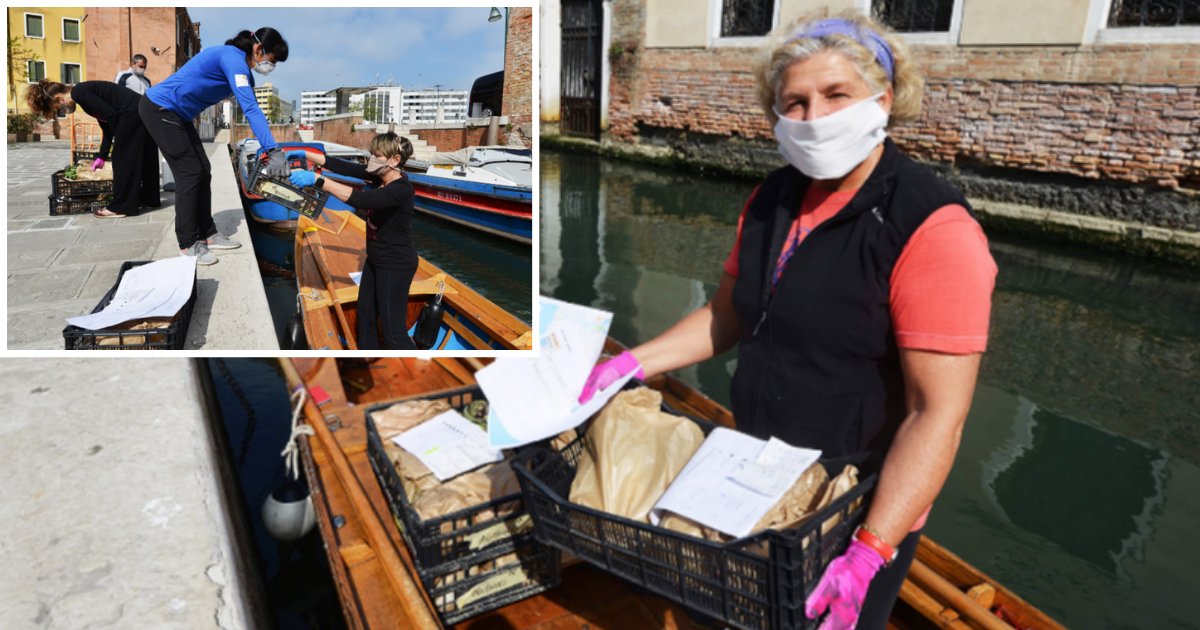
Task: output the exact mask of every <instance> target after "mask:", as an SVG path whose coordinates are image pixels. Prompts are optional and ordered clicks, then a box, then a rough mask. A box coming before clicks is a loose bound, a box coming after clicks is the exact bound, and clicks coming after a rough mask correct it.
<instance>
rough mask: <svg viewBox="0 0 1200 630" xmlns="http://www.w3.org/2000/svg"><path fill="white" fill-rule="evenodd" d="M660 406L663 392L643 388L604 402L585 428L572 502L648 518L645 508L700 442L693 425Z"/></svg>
mask: <svg viewBox="0 0 1200 630" xmlns="http://www.w3.org/2000/svg"><path fill="white" fill-rule="evenodd" d="M661 405H662V394H660V393H658V392H656V391H654V390H652V389H648V388H645V387H639V388H637V389H634V390H627V391H623V392H621V393H619V394H617V395H616V396H615V397H613V399H612V400H611V401H609V403H608V405H607V406H605V408H604V410H603V411H601V412H600V415H599V417H597V418H596V420H595V422H593V423H592V425H591V427H590V428H589V429H588V438H587V445H586V448H585V449H584V453H583V454H582V456H581V457H580V460H579V467H578V469H577V470H576V474H575V480H574V481H573V482H572V483H571V493H570V500H571V501H572V502H574V503H578V504H579V505H583V506H586V507H590V508H594V509H597V510H602V511H604V512H608V513H610V514H617V515H620V516H624V517H626V518H630V519H633V520H638V521H642V522H649V519H648V515H649V513H650V509H651V508H652V507H654V504H655V503H656V502H657V501H658V499H659V497H661V496H662V493H663V492H665V491H666V489H667V486H669V485H670V484H671V481H672V480H673V479H675V476H676V475H678V474H679V471H680V470H682V469H683V467H684V465H686V464H687V462H688V460H689V459H690V458H691V457H692V454H693V453H695V452H696V449H698V448H700V444H701V443H702V442H703V441H704V434H703V432H702V431H701V430H700V427H698V426H696V423H694V422H692V421H691V420H688V419H687V418H682V417H679V416H673V415H670V414H667V413H663V412H662V410H661Z"/></svg>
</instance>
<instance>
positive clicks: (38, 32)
mask: <svg viewBox="0 0 1200 630" xmlns="http://www.w3.org/2000/svg"><path fill="white" fill-rule="evenodd" d="M45 23H46V18H45V16H43V15H42V14H41V13H26V14H25V37H33V38H35V39H46V24H45Z"/></svg>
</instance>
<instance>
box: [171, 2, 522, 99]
mask: <svg viewBox="0 0 1200 630" xmlns="http://www.w3.org/2000/svg"><path fill="white" fill-rule="evenodd" d="M488 11H489V8H488V7H471V8H455V9H449V8H350V9H258V8H253V9H250V8H247V9H238V8H192V7H189V8H188V15H189V16H190V17H191V18H192V21H193V22H199V23H200V44H201V46H202V47H204V48H208V47H211V46H220V45H222V44H224V43H225V40H227V39H230V38H232V37H233V36H234V35H236V34H237V33H238V31H240V30H251V31H252V30H256V29H258V28H261V27H263V26H270V27H272V28H275V29H276V30H278V31H279V32H280V33H281V34H282V35H283V38H284V39H286V40H287V42H288V60H287V61H286V62H284V63H280V64H277V65H276V66H275V71H274V72H272V73H271V74H270V75H269V76H267V77H263V76H261V75H255V77H254V78H255V81H256V82H257V83H258V85H263V84H264V83H268V82H269V83H271V84H272V85H274V86H275V87H276V88H278V89H279V96H280V98H282V99H284V100H287V101H293V100H294V101H295V102H296V107H299V106H300V92H301V90H331V89H333V88H336V87H341V86H355V87H357V86H367V85H375V84H377V83H378V84H386V83H387V82H388V80H389V79H391V80H392V81H393V85H400V86H403V87H404V88H405V89H423V88H432V87H434V86H435V85H437V84H441V86H442V87H441V89H443V90H470V89H471V84H472V83H473V82H474V81H475V79H476V78H478V77H480V76H483V75H485V74H490V73H492V72H497V71H500V70H503V69H504V21H503V20H500V21H497V22H488V21H487V18H488ZM376 77H378V78H376Z"/></svg>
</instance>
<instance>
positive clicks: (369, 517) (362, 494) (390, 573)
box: [279, 358, 441, 630]
mask: <svg viewBox="0 0 1200 630" xmlns="http://www.w3.org/2000/svg"><path fill="white" fill-rule="evenodd" d="M329 360H330V359H327V358H326V359H321V360H319V361H329ZM279 365H280V367H282V368H283V372H284V375H285V376H286V377H287V380H288V382H289V383H290V384H292V387H304V388H305V391H307V390H308V386H307V384H306V383H305V381H304V379H303V378H301V377H300V373H299V372H298V371H297V370H296V366H294V365H293V364H292V362H291V360H289V359H287V358H281V359H280V360H279ZM304 416H305V418H306V420H307V421H308V424H309V426H311V427H312V428H313V432H314V434H315V436H316V438H317V440H318V441H319V442H320V444H321V447H322V448H323V449H324V450H325V452H326V453H327V454H328V455H329V460H330V461H331V462H332V463H333V467H334V472H335V474H336V475H337V477H338V480H339V481H340V482H341V483H342V486H343V487H344V488H345V489H346V493H347V494H348V495H349V498H350V502H351V504H352V505H353V507H354V511H355V512H357V513H358V514H359V518H358V519H357V520H358V521H360V522H361V524H362V527H363V529H364V531H365V532H366V534H367V538H368V541H369V542H370V545H371V548H372V550H373V551H374V552H375V554H376V555H377V556H378V557H379V559H380V561H381V564H382V566H383V568H384V573H385V574H386V575H387V577H388V581H389V582H390V583H391V585H392V588H393V590H394V591H395V592H396V593H397V594H398V596H399V597H398V599H399V600H400V603H401V604H402V605H403V607H404V611H405V612H406V613H407V615H408V620H407V621H409V622H411V623H412V624H413V625H404V624H402V625H401V627H406V628H414V629H415V630H438V629H440V628H441V624H440V623H439V622H438V620H437V619H436V618H435V617H434V616H433V615H432V614H431V613H430V610H431V606H425V607H420V606H413V605H412V603H413V601H414V598H413V597H412V593H413V592H414V591H415V592H417V593H420V595H418V596H417V597H416V598H415V599H416V601H422V599H423V598H424V597H425V595H424V592H425V591H424V589H422V588H421V587H420V585H418V584H416V583H414V582H413V581H412V579H411V578H410V577H409V575H408V572H407V571H406V570H405V568H404V562H403V561H402V560H401V559H400V555H399V554H398V553H397V552H396V548H395V547H393V546H392V541H391V539H390V538H389V537H388V533H387V531H385V530H384V529H383V525H382V524H381V520H380V519H379V518H378V515H377V513H376V512H375V509H374V508H373V507H372V505H371V502H370V500H369V499H368V498H367V493H366V491H365V490H363V487H362V485H361V483H360V482H359V480H358V477H357V476H356V475H355V474H354V468H353V466H351V464H350V460H349V459H347V458H346V454H345V453H344V452H343V451H342V448H341V445H340V444H338V441H337V438H335V437H334V436H333V433H332V432H330V430H329V427H327V426H326V425H325V421H324V415H323V414H322V413H321V410H320V409H318V408H317V405H316V404H315V403H314V402H313V400H312V396H305V398H304ZM426 601H427V600H426Z"/></svg>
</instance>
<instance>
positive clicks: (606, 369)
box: [579, 350, 646, 404]
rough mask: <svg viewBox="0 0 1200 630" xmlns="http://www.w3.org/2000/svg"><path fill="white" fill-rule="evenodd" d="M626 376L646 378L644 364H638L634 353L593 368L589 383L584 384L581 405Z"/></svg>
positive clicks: (619, 355) (621, 355)
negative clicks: (643, 369)
mask: <svg viewBox="0 0 1200 630" xmlns="http://www.w3.org/2000/svg"><path fill="white" fill-rule="evenodd" d="M626 374H633V375H634V376H636V377H638V378H646V373H645V372H643V371H642V364H641V363H638V360H637V359H636V358H634V356H633V353H632V352H630V351H628V350H626V351H625V352H622V353H621V354H618V355H617V356H615V357H613V358H611V359H609V360H607V361H605V362H604V363H601V364H599V365H597V366H596V367H594V368H592V373H591V374H590V375H588V379H587V382H586V383H584V384H583V393H581V394H579V404H583V403H585V402H587V401H589V400H591V399H592V396H595V395H596V392H597V391H599V390H601V389H604V388H605V387H608V386H609V385H612V384H613V383H615V382H617V379H619V378H621V377H622V376H625V375H626Z"/></svg>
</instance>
